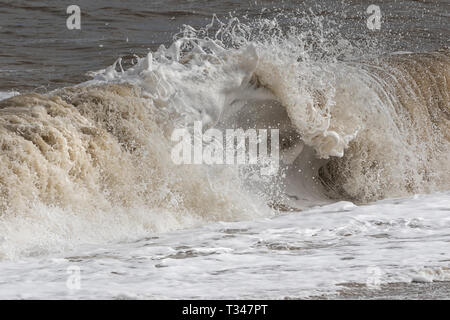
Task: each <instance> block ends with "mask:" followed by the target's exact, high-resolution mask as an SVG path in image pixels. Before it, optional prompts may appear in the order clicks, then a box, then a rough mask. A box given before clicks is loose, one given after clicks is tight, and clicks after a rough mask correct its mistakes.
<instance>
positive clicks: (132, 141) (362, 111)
mask: <svg viewBox="0 0 450 320" xmlns="http://www.w3.org/2000/svg"><path fill="white" fill-rule="evenodd" d="M359 65H360V66H361V64H359ZM362 66H363V67H362V69H361V67H358V68H357V69H355V70H357V71H358V72H356V73H354V74H352V73H351V72H350V73H345V72H344V73H342V74H339V73H336V74H335V77H336V79H337V81H336V82H335V91H334V93H333V97H332V98H333V99H334V105H333V106H332V107H331V108H330V109H329V111H330V119H329V121H330V125H329V130H333V131H334V132H336V133H337V134H339V135H341V136H345V135H346V134H347V135H349V134H351V132H352V131H354V130H355V129H358V133H357V135H356V137H355V138H354V139H352V140H351V141H350V142H349V144H348V146H347V147H346V149H345V152H344V155H343V157H336V156H331V157H329V161H328V163H327V164H326V165H324V166H322V167H321V168H320V169H319V177H320V180H321V182H322V183H323V185H324V186H325V188H326V192H327V195H328V196H329V197H331V198H337V199H350V200H354V201H357V202H368V201H372V200H377V199H381V198H385V197H395V196H402V195H408V194H413V193H421V192H432V191H439V190H446V189H448V188H449V187H450V185H449V183H450V168H449V165H450V164H449V161H448V159H449V158H450V154H449V152H450V151H449V139H450V133H449V132H450V124H449V123H450V120H449V113H450V111H449V91H450V90H449V89H450V87H449V85H450V84H449V78H450V58H449V54H448V51H442V52H439V53H430V54H416V55H398V56H391V57H386V58H380V59H379V60H378V61H377V62H366V63H363V64H362ZM260 67H264V63H261V64H260ZM268 74H273V72H270V73H268ZM258 76H259V79H260V80H261V81H262V82H263V85H266V86H268V87H270V85H268V84H267V83H264V80H265V79H264V74H262V75H261V74H258ZM278 78H279V79H282V77H281V76H280V77H278ZM282 84H283V81H281V80H280V81H279V82H277V85H278V87H279V90H287V89H285V87H283V86H282ZM270 89H272V90H273V91H274V93H275V95H276V96H278V97H281V98H280V102H281V103H283V104H284V105H285V107H286V110H287V113H288V115H289V117H290V119H291V120H292V123H293V124H294V125H295V124H298V123H301V122H300V121H296V120H297V119H296V117H298V116H303V115H304V113H303V112H297V113H296V110H295V108H297V107H298V105H295V104H293V105H289V99H290V97H289V96H288V95H284V96H287V98H286V99H284V100H283V97H284V96H283V95H282V93H283V92H281V91H280V92H277V88H274V87H271V88H270ZM286 92H288V91H286ZM306 92H307V90H304V91H303V93H306ZM313 93H314V94H311V97H312V101H313V103H312V105H321V104H323V103H324V102H323V101H324V99H327V97H326V95H325V94H321V93H320V91H317V90H315V91H314V92H313ZM288 98H289V99H288ZM165 110H168V109H164V108H163V107H161V106H158V104H157V103H155V102H153V101H152V100H150V99H145V98H143V94H142V92H141V89H139V88H137V87H135V86H132V85H128V84H120V85H119V84H114V85H112V84H111V85H102V86H90V87H86V86H80V87H73V88H66V89H61V90H59V91H57V92H56V93H54V94H52V95H38V94H28V95H22V96H16V97H13V98H11V99H8V100H5V101H2V102H0V150H1V153H0V211H1V214H2V216H3V217H4V216H14V215H17V214H20V215H25V216H26V213H27V212H31V211H32V210H33V206H34V205H35V204H36V203H40V204H44V205H46V206H55V207H59V208H68V209H70V210H72V211H74V212H84V213H85V214H86V212H96V211H101V212H109V211H111V210H113V209H114V208H125V209H133V208H148V209H156V210H169V211H172V212H176V215H177V216H179V217H182V216H183V215H186V214H189V215H193V216H195V217H199V218H201V219H204V220H207V221H213V220H230V219H242V218H243V217H245V216H247V215H246V212H247V211H248V215H249V216H251V215H252V214H253V213H251V211H252V210H254V209H253V208H250V207H249V202H248V199H246V198H245V196H243V193H242V192H240V191H239V188H237V187H235V182H236V181H233V179H232V178H230V176H224V177H222V178H221V177H218V178H217V177H215V178H217V179H214V181H215V182H216V185H214V181H213V182H211V181H210V179H208V175H207V174H206V173H205V172H204V171H203V169H202V168H201V166H200V167H199V166H189V165H187V166H176V165H174V164H173V162H172V160H171V158H170V150H171V146H172V145H171V143H170V142H169V139H168V137H169V136H170V133H171V132H172V129H173V127H172V126H173V123H174V121H173V117H177V115H174V114H171V113H169V112H168V111H165ZM318 114H319V115H320V112H319V113H318ZM309 116H311V115H309ZM303 120H304V119H303ZM312 120H313V122H314V121H316V120H317V119H312ZM322 122H323V119H319V120H317V123H319V124H320V123H322ZM297 128H298V130H299V133H300V135H301V136H302V137H304V136H305V135H304V133H305V132H302V128H301V126H297ZM310 132H312V131H311V130H310ZM316 141H320V143H321V144H320V148H322V149H321V150H326V147H327V143H323V141H325V142H327V141H326V140H324V139H323V137H322V136H320V134H318V135H317V136H313V135H311V137H310V139H309V141H307V144H309V145H310V146H311V147H313V148H314V147H316V145H314V143H315V142H316ZM316 150H317V149H316ZM149 228H150V229H151V226H150V227H149Z"/></svg>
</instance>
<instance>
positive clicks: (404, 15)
mask: <svg viewBox="0 0 450 320" xmlns="http://www.w3.org/2000/svg"><path fill="white" fill-rule="evenodd" d="M372 3H374V4H379V5H380V8H381V13H382V16H383V18H382V19H383V20H382V29H381V31H379V32H378V31H375V32H370V31H369V30H368V29H367V27H366V19H367V17H368V14H366V13H365V11H366V9H367V7H368V6H369V5H370V4H372ZM71 4H77V5H79V6H80V8H81V14H82V21H81V30H68V29H67V28H66V19H67V17H68V15H67V14H66V9H67V7H68V6H69V5H71ZM264 9H270V10H264ZM294 9H299V10H307V11H309V10H311V11H312V12H313V13H314V14H316V15H319V16H323V17H324V18H325V23H327V22H330V23H331V22H332V23H334V25H333V26H334V27H335V28H337V29H338V30H339V32H340V33H341V34H342V35H344V37H345V38H346V39H358V38H371V39H376V40H377V41H379V47H380V48H381V50H384V51H386V52H393V51H398V50H407V51H428V50H433V49H439V48H442V47H443V46H448V45H449V39H450V31H449V27H448V26H449V24H450V2H449V1H448V0H441V1H382V2H380V3H377V2H374V1H372V0H369V1H367V0H365V1H323V0H319V1H311V0H307V1H261V0H256V1H255V0H253V1H246V0H242V1H235V0H234V1H221V0H220V1H218V0H212V1H211V0H189V1H173V0H166V1H156V0H153V1H139V0H131V1H109V0H108V1H104V0H99V1H89V0H78V1H65V0H64V1H60V0H58V1H56V0H55V1H52V0H50V1H17V0H14V1H0V48H1V49H0V91H8V90H17V91H20V92H24V91H30V90H33V91H36V90H37V91H39V92H43V91H44V92H45V91H46V90H48V89H54V88H57V87H61V86H67V85H71V84H76V83H79V82H82V81H85V80H87V79H88V77H87V76H86V75H85V73H86V72H87V71H93V70H98V69H102V68H104V67H106V66H108V65H111V64H112V63H113V62H114V61H115V60H116V59H117V58H118V57H124V58H125V59H124V60H125V65H126V61H127V58H131V57H132V56H133V54H137V55H145V54H146V53H147V52H148V51H149V49H155V48H157V47H158V46H160V45H161V44H166V45H167V44H170V43H171V40H172V38H173V36H174V35H175V34H176V33H177V32H178V31H179V29H180V27H181V26H182V25H183V24H189V25H191V26H193V27H203V26H205V25H206V24H208V23H209V22H210V21H211V17H212V15H213V14H216V15H217V16H218V17H220V18H222V19H225V18H226V17H227V16H229V15H230V13H231V14H232V15H233V16H236V17H242V16H244V15H247V16H248V17H249V18H250V19H251V18H252V17H260V16H262V17H271V16H273V15H274V14H276V13H279V12H290V11H293V10H294ZM262 11H264V12H262ZM129 60H130V59H128V61H129Z"/></svg>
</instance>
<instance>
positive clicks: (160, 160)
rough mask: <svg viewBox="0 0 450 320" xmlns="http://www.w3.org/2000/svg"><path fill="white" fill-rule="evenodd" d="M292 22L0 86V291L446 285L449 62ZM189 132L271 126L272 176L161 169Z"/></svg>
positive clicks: (224, 31) (202, 291)
mask: <svg viewBox="0 0 450 320" xmlns="http://www.w3.org/2000/svg"><path fill="white" fill-rule="evenodd" d="M284 18H286V16H284ZM288 18H289V21H290V23H289V28H286V27H285V26H281V25H280V24H279V20H280V17H278V18H273V19H262V18H260V19H253V20H250V21H246V22H242V21H240V19H238V18H235V17H231V18H229V19H226V20H221V19H219V18H218V17H217V16H214V17H213V18H212V20H211V22H210V24H208V25H206V26H205V27H203V28H194V27H192V26H189V25H186V26H184V28H183V29H182V30H181V31H180V32H179V33H178V34H177V35H176V36H175V37H174V40H173V42H172V43H171V44H169V45H167V46H164V45H162V46H160V47H159V49H157V50H154V51H150V52H148V53H147V55H144V56H141V57H139V56H135V57H133V59H132V62H131V63H130V65H129V66H128V67H124V66H123V65H122V62H123V61H122V59H121V58H119V59H118V60H117V61H116V62H115V63H114V64H113V65H112V66H109V67H106V68H104V69H101V70H93V71H91V72H90V73H89V75H90V77H91V80H89V81H86V82H82V83H80V84H78V85H74V86H68V87H62V88H58V89H55V90H52V91H50V92H47V93H25V94H19V93H18V92H15V91H9V92H2V93H1V95H0V99H1V101H0V150H1V153H0V272H1V278H0V297H2V298H61V297H63V298H107V299H111V298H112V299H122V298H124V299H148V298H150V299H154V298H156V299H161V298H177V299H180V298H193V299H197V298H219V299H221V298H269V299H297V298H321V297H336V295H337V297H342V296H343V295H344V296H345V294H348V295H350V296H351V295H358V293H357V292H360V291H357V290H361V288H364V290H366V291H364V292H363V293H360V294H362V295H366V296H370V294H375V295H376V292H385V291H383V290H387V293H385V294H386V295H387V296H389V294H391V295H392V292H390V291H389V290H390V289H389V288H392V287H389V286H392V285H393V284H409V283H414V284H417V283H419V284H421V283H433V282H441V281H442V282H446V281H450V264H449V261H450V252H449V250H448V243H449V241H450V216H449V211H450V191H449V190H450V162H449V158H450V148H449V147H450V107H449V102H450V99H449V92H450V90H449V89H450V82H449V78H450V51H449V49H448V48H441V49H439V50H433V51H428V52H414V53H413V52H380V51H379V50H376V48H377V44H376V43H372V44H367V43H364V46H365V47H364V50H366V51H370V50H368V48H370V49H373V50H372V53H371V54H361V52H360V51H361V47H358V44H357V43H354V42H351V41H349V40H347V39H345V38H344V37H340V36H336V34H333V35H328V36H327V34H326V32H325V31H324V26H323V24H322V19H321V18H320V17H316V16H314V15H312V16H310V17H305V16H304V15H300V14H293V15H290V16H288ZM305 19H306V20H305ZM305 22H308V23H310V24H312V25H313V26H315V30H317V32H305V31H304V30H302V29H300V28H297V27H296V26H297V25H300V24H301V23H305ZM195 121H201V122H202V124H203V127H204V129H207V128H218V129H222V130H225V129H228V128H243V129H249V128H253V129H261V128H263V129H273V128H276V129H279V130H280V146H281V148H280V156H281V165H280V169H279V170H278V174H276V175H275V176H262V175H260V174H259V172H260V166H263V164H261V165H256V166H245V165H239V166H237V165H228V166H214V165H176V164H174V163H173V161H172V159H171V150H172V148H173V146H174V142H173V141H172V140H171V138H170V137H171V134H172V132H173V130H175V129H176V128H186V127H189V126H190V125H191V124H193V123H194V122H195ZM73 266H76V267H78V268H80V270H81V271H80V272H81V279H82V280H81V288H80V289H77V290H73V289H68V288H67V284H66V280H67V277H68V273H67V270H68V269H67V268H68V267H73ZM386 288H387V289H386ZM374 292H375V293H374ZM339 295H341V296H339Z"/></svg>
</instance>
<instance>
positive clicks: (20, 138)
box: [0, 85, 245, 229]
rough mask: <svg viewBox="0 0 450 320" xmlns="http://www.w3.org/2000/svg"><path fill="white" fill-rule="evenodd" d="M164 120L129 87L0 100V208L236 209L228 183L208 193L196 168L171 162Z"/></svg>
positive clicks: (205, 213) (232, 214)
mask: <svg viewBox="0 0 450 320" xmlns="http://www.w3.org/2000/svg"><path fill="white" fill-rule="evenodd" d="M170 117H171V115H170V114H166V113H165V112H164V111H162V110H159V109H158V108H157V107H156V106H155V105H154V104H153V103H152V102H151V101H149V100H148V99H143V98H142V97H141V92H140V90H139V89H138V88H136V87H133V86H131V85H104V86H93V87H74V88H67V89H63V90H60V91H59V92H58V93H57V94H55V95H53V96H43V95H39V94H28V95H22V96H17V97H14V98H11V99H9V100H5V101H2V102H0V150H1V153H0V212H1V214H2V215H3V216H5V215H6V216H8V215H9V216H12V215H16V214H19V215H24V216H26V215H27V212H30V210H32V208H33V205H34V204H35V203H37V202H39V203H42V204H44V205H48V206H56V207H61V208H70V210H72V211H74V212H83V213H84V214H89V213H90V212H91V214H94V212H96V211H103V212H104V211H111V210H112V209H114V208H116V207H118V208H129V209H132V208H151V209H158V210H170V211H172V212H176V213H177V214H179V215H180V216H182V215H183V214H187V213H190V214H192V215H194V216H198V217H200V218H202V219H205V220H217V219H219V218H218V217H219V216H220V219H221V220H229V219H233V218H234V219H235V218H236V216H238V215H239V216H242V214H243V213H244V215H245V208H244V207H243V206H242V203H241V204H240V201H242V200H243V197H239V196H238V195H239V194H238V193H237V192H235V193H233V194H232V195H230V194H231V193H230V194H227V190H226V186H227V183H222V184H221V185H222V187H223V188H224V189H223V190H221V191H220V192H216V190H213V189H212V186H211V185H210V184H208V183H207V177H206V175H205V174H204V173H203V172H202V171H201V170H200V169H199V168H198V167H196V166H175V165H174V164H173V162H172V161H171V158H170V148H171V144H170V143H169V141H168V139H167V134H168V133H171V125H170V123H171V122H170V121H168V119H169V118H170ZM232 189H233V190H236V188H235V187H233V188H232ZM219 190H220V188H219ZM236 194H237V196H236V198H233V200H230V199H229V198H228V196H230V197H233V196H235V195H236ZM230 202H232V203H234V205H230ZM149 229H151V226H149Z"/></svg>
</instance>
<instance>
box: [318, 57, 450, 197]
mask: <svg viewBox="0 0 450 320" xmlns="http://www.w3.org/2000/svg"><path fill="white" fill-rule="evenodd" d="M364 69H365V70H367V72H368V74H369V78H370V81H368V82H367V83H366V84H365V87H369V88H370V89H371V90H372V92H373V93H374V94H375V97H376V99H377V103H378V105H381V106H383V108H371V106H373V105H374V104H373V98H371V97H370V95H367V100H365V102H364V99H360V101H362V103H361V107H362V108H360V109H359V110H358V109H357V108H353V109H352V112H348V108H350V107H352V106H351V104H349V103H348V101H349V100H355V99H358V94H357V93H356V94H355V92H354V91H352V90H348V88H345V87H343V88H339V89H338V91H337V93H336V96H337V97H338V98H337V104H336V108H334V109H333V111H332V127H334V128H337V130H339V126H342V125H345V124H346V123H352V125H355V124H357V125H360V127H361V130H360V132H359V133H358V135H357V137H356V139H354V140H352V141H351V142H350V144H349V147H348V149H347V150H346V151H345V154H344V156H343V157H342V158H337V157H332V158H331V161H329V162H328V164H327V165H326V166H324V167H323V168H321V170H320V176H321V178H322V181H323V182H324V184H325V185H326V186H327V187H328V191H329V192H330V195H331V196H332V197H336V198H342V197H344V198H348V199H351V200H356V201H361V202H367V201H373V200H377V199H382V198H385V197H396V196H405V195H409V194H415V193H427V192H433V191H442V190H448V189H449V188H450V161H449V159H450V98H449V93H450V53H449V50H443V51H440V52H436V53H428V54H410V55H397V56H395V55H394V56H390V57H385V58H381V59H379V61H376V62H373V61H371V62H367V63H365V65H364ZM371 99H372V100H371ZM346 108H347V110H346Z"/></svg>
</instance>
